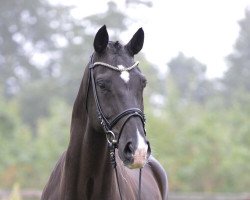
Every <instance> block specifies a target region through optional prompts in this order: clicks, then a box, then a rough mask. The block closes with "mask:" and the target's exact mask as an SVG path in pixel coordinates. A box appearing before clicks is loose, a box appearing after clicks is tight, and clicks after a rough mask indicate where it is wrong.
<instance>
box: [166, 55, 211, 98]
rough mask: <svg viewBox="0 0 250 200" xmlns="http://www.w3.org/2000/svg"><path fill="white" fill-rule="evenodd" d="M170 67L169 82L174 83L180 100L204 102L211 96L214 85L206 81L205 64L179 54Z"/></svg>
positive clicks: (170, 63) (169, 64)
mask: <svg viewBox="0 0 250 200" xmlns="http://www.w3.org/2000/svg"><path fill="white" fill-rule="evenodd" d="M168 66H169V74H168V76H167V79H168V82H171V81H172V82H173V84H174V87H176V90H177V93H178V96H179V97H180V99H182V100H184V101H190V100H195V101H197V102H204V101H205V100H206V98H207V97H208V96H209V95H210V93H211V90H212V84H211V83H210V82H209V81H208V80H207V79H206V76H205V72H206V66H205V65H204V64H202V63H200V62H199V61H198V60H196V59H195V58H188V57H186V56H185V55H184V54H183V53H179V54H178V56H177V57H175V58H173V59H172V60H171V61H170V62H169V63H168Z"/></svg>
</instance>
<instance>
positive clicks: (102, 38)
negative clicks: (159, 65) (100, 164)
mask: <svg viewBox="0 0 250 200" xmlns="http://www.w3.org/2000/svg"><path fill="white" fill-rule="evenodd" d="M143 42H144V32H143V30H142V28H140V29H139V30H138V31H137V32H136V33H135V34H134V35H133V37H132V39H131V40H130V41H129V42H128V43H127V44H126V45H122V44H120V43H119V42H118V41H116V42H113V41H109V35H108V32H107V30H106V26H105V25H104V26H103V27H101V28H100V29H99V31H98V32H97V33H96V35H95V39H94V50H95V51H94V53H93V55H92V58H91V62H90V68H91V69H90V70H93V71H92V78H90V79H91V80H92V83H91V84H90V85H91V87H92V91H93V92H92V93H91V92H90V94H89V98H88V102H87V107H88V113H97V114H94V115H90V116H89V118H90V123H91V124H92V127H93V128H94V129H95V131H97V132H100V133H102V134H106V136H107V138H108V137H111V138H112V140H115V141H117V142H116V144H117V148H118V155H119V157H120V159H121V160H122V161H123V163H124V165H125V166H127V167H129V168H132V169H133V168H142V167H143V166H144V165H145V163H146V162H147V159H148V157H149V155H150V146H149V142H148V141H147V139H146V132H145V128H144V120H145V119H144V114H143V110H144V108H143V90H144V88H145V87H146V82H147V81H146V78H145V76H144V75H143V74H142V73H141V71H140V69H139V68H138V66H137V65H138V63H136V62H135V61H134V55H135V54H137V53H138V52H139V51H140V50H141V49H142V46H143ZM90 91H91V90H90ZM96 110H97V112H96ZM100 120H101V123H100ZM110 133H111V134H110ZM109 139H110V138H108V139H107V140H108V142H109Z"/></svg>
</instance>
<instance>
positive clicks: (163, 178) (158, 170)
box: [148, 155, 168, 200]
mask: <svg viewBox="0 0 250 200" xmlns="http://www.w3.org/2000/svg"><path fill="white" fill-rule="evenodd" d="M148 165H149V166H150V168H151V170H152V172H153V175H154V177H155V179H156V181H157V183H158V187H159V189H160V192H161V195H162V199H163V200H167V196H168V178H167V174H166V171H165V170H164V168H163V167H162V165H161V164H160V163H159V162H158V161H157V160H156V159H155V158H154V157H153V156H152V155H151V156H150V157H149V159H148Z"/></svg>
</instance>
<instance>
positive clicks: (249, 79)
mask: <svg viewBox="0 0 250 200" xmlns="http://www.w3.org/2000/svg"><path fill="white" fill-rule="evenodd" d="M249 24H250V10H248V9H246V11H245V18H244V19H242V20H240V21H239V26H240V33H239V36H238V39H237V40H236V43H235V45H234V52H233V53H231V54H230V55H229V56H228V57H227V59H228V63H229V68H228V70H227V71H226V73H225V76H224V78H223V82H224V84H225V87H226V91H227V93H231V94H232V93H234V92H237V91H239V90H240V91H242V90H243V91H242V92H244V91H245V92H247V93H249V91H250V26H249Z"/></svg>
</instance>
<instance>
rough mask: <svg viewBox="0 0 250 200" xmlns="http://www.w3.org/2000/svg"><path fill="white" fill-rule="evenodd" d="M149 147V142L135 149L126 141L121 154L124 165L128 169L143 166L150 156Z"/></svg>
mask: <svg viewBox="0 0 250 200" xmlns="http://www.w3.org/2000/svg"><path fill="white" fill-rule="evenodd" d="M150 153H151V149H150V145H149V142H146V143H145V145H143V146H139V145H138V147H137V148H136V149H135V148H134V146H133V144H132V143H131V142H128V143H127V145H126V146H125V148H124V151H123V155H124V158H125V160H124V161H123V162H124V165H125V166H126V167H128V168H130V169H137V168H143V167H144V165H145V164H146V163H147V160H148V157H149V156H150Z"/></svg>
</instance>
